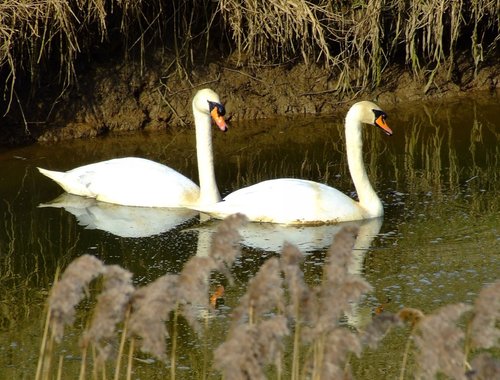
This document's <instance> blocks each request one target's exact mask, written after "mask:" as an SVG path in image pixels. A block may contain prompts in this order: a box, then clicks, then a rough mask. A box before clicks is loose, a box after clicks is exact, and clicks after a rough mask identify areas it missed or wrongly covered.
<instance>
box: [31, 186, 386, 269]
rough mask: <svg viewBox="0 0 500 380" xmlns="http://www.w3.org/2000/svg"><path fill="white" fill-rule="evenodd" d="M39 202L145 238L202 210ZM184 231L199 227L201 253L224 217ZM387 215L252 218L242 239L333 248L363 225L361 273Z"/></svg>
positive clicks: (357, 261) (79, 200)
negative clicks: (345, 231)
mask: <svg viewBox="0 0 500 380" xmlns="http://www.w3.org/2000/svg"><path fill="white" fill-rule="evenodd" d="M38 207H54V208H64V209H65V210H66V211H67V212H69V213H71V214H73V215H74V216H75V217H76V219H77V220H78V224H79V225H81V226H83V227H85V228H86V229H99V230H102V231H106V232H109V233H111V234H113V235H117V236H120V237H128V238H141V237H148V236H154V235H158V234H161V233H164V232H167V231H169V230H171V229H173V228H175V227H177V226H179V225H181V224H182V223H184V222H186V221H188V220H190V219H192V218H194V217H196V216H197V215H198V214H199V213H198V212H197V211H193V210H190V209H185V208H151V207H129V206H120V205H114V204H111V203H105V202H99V201H96V200H95V199H93V198H86V197H81V196H78V195H72V194H68V193H63V194H62V195H60V196H59V197H57V198H56V199H54V200H53V201H51V202H48V203H42V204H40V205H39V206H38ZM200 220H201V221H202V223H200V225H199V226H197V227H192V228H189V229H186V230H184V231H197V232H198V248H197V256H206V255H208V253H209V252H210V246H211V241H212V234H213V233H215V232H216V231H217V227H218V225H219V224H220V223H221V221H220V220H214V219H210V220H207V221H204V215H203V214H201V215H200ZM382 222H383V218H382V217H379V218H372V219H364V220H358V221H352V222H342V223H337V224H323V225H315V226H305V225H301V226H294V225H290V226H289V225H282V224H273V223H247V224H246V225H244V226H241V227H240V228H239V232H240V235H241V237H242V238H241V244H242V245H244V246H246V247H248V248H251V249H258V250H262V251H266V252H280V251H281V250H282V249H283V245H284V242H288V243H290V244H293V245H295V246H297V248H298V249H299V250H300V251H301V252H302V253H303V254H308V253H311V252H315V251H319V250H324V249H327V248H328V247H329V246H330V245H331V244H332V242H333V239H334V237H335V235H336V234H337V233H338V232H339V231H341V230H342V228H344V227H356V228H358V230H359V232H358V236H357V238H356V242H355V244H354V248H353V255H354V260H353V267H352V268H349V270H350V272H351V273H360V272H361V268H362V262H363V257H364V254H365V252H366V251H367V250H368V249H369V248H370V246H371V243H372V241H373V239H374V238H375V236H377V234H378V233H379V231H380V228H381V227H382Z"/></svg>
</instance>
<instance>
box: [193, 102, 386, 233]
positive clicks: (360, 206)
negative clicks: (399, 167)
mask: <svg viewBox="0 0 500 380" xmlns="http://www.w3.org/2000/svg"><path fill="white" fill-rule="evenodd" d="M385 118H386V115H385V113H384V112H383V111H382V110H381V109H380V108H379V107H378V106H377V105H376V104H374V103H372V102H367V101H363V102H358V103H356V104H354V105H353V106H352V107H351V108H350V110H349V112H348V113H347V116H346V120H345V133H346V145H347V158H348V163H349V171H350V173H351V177H352V180H353V182H354V185H355V187H356V191H357V194H358V198H359V202H356V201H355V200H353V199H351V198H349V197H348V196H347V195H345V194H343V193H342V192H340V191H339V190H337V189H334V188H332V187H329V186H326V185H324V184H321V183H317V182H313V181H307V180H302V179H293V178H281V179H273V180H268V181H264V182H261V183H258V184H256V185H253V186H249V187H245V188H243V189H240V190H237V191H235V192H233V193H231V194H229V195H228V196H226V197H225V198H224V200H223V201H222V202H219V203H216V204H212V205H207V206H204V207H195V209H197V210H199V211H202V212H204V213H207V214H209V215H210V216H212V217H215V218H217V219H223V218H225V217H226V216H228V215H230V214H234V213H236V212H239V213H242V214H245V215H246V216H247V217H248V219H249V220H250V221H253V222H269V223H282V224H319V223H338V222H346V221H353V220H361V219H369V218H375V217H379V216H382V215H383V214H384V209H383V206H382V202H381V201H380V199H379V197H378V196H377V194H376V193H375V191H374V190H373V187H372V186H371V184H370V181H369V179H368V176H367V174H366V170H365V166H364V164H363V150H362V139H361V128H362V124H363V123H367V124H373V125H377V126H379V127H381V128H382V129H383V130H384V131H385V132H386V133H387V134H389V135H390V134H392V131H391V129H390V128H389V127H388V126H387V124H386V122H385Z"/></svg>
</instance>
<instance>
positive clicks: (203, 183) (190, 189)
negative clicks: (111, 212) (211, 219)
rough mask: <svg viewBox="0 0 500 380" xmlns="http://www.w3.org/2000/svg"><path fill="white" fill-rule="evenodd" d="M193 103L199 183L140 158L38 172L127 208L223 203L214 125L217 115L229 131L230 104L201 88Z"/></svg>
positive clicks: (73, 189)
mask: <svg viewBox="0 0 500 380" xmlns="http://www.w3.org/2000/svg"><path fill="white" fill-rule="evenodd" d="M192 105H193V115H194V122H195V127H196V150H197V160H198V174H199V181H200V186H199V187H198V186H197V185H196V184H195V183H194V182H193V181H191V180H190V179H189V178H187V177H185V176H183V175H182V174H180V173H179V172H177V171H175V170H174V169H172V168H170V167H168V166H165V165H162V164H159V163H157V162H154V161H151V160H147V159H144V158H138V157H124V158H116V159H112V160H107V161H101V162H97V163H94V164H90V165H85V166H80V167H78V168H75V169H72V170H69V171H67V172H57V171H51V170H46V169H42V168H38V170H39V171H40V173H42V174H44V175H45V176H47V177H49V178H51V179H52V180H54V181H55V182H57V183H58V184H59V185H60V186H61V187H62V188H63V189H64V190H65V191H66V192H68V193H70V194H75V195H80V196H85V197H90V198H95V199H97V200H99V201H103V202H108V203H114V204H119V205H124V206H142V207H184V206H189V207H193V206H200V205H209V204H213V203H216V202H219V201H220V194H219V190H218V188H217V183H216V181H215V173H214V165H213V150H212V130H211V123H212V119H213V120H214V121H215V123H216V124H217V126H218V127H219V129H220V130H222V131H224V132H225V131H226V130H227V125H226V122H225V121H224V117H223V116H224V113H225V110H224V106H223V105H222V104H221V102H220V99H219V96H218V95H217V94H216V93H215V92H214V91H212V90H210V89H203V90H200V91H198V92H197V93H196V95H195V96H194V98H193V102H192Z"/></svg>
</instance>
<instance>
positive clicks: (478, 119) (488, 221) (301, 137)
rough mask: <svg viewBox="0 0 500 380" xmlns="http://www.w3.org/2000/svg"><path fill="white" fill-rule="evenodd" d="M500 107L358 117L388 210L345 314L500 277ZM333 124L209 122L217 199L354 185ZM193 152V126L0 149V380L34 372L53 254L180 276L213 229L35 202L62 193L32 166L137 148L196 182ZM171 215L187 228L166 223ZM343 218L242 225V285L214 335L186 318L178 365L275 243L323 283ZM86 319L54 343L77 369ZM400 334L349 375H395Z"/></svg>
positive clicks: (366, 232)
mask: <svg viewBox="0 0 500 380" xmlns="http://www.w3.org/2000/svg"><path fill="white" fill-rule="evenodd" d="M382 106H383V105H382ZM499 109H500V100H499V99H498V98H495V97H485V98H482V97H474V98H471V99H467V100H464V99H462V100H459V101H458V100H457V101H450V102H448V103H446V104H439V105H438V104H428V105H422V104H419V103H415V104H404V105H399V106H397V107H394V108H392V109H386V111H387V112H388V114H389V120H388V121H389V124H390V126H391V128H392V129H393V131H394V136H393V137H387V136H385V135H383V134H381V133H380V132H379V131H377V130H375V129H374V128H373V130H371V129H369V128H367V129H368V130H367V131H366V132H365V134H364V137H365V145H364V148H365V149H364V150H365V163H366V166H367V170H368V174H369V176H370V179H371V181H372V183H373V185H374V187H375V189H376V190H377V192H378V194H379V196H380V197H381V199H382V201H383V203H384V207H385V217H384V218H383V220H375V221H370V222H367V223H360V224H359V226H360V228H361V231H362V233H360V240H359V241H358V243H357V244H358V246H357V248H358V249H357V250H356V253H355V255H356V261H355V265H354V266H353V268H351V270H352V271H356V272H358V273H361V274H362V276H363V277H364V278H365V279H366V280H367V281H368V282H369V283H370V284H371V285H372V286H373V291H372V292H371V293H369V294H368V295H367V296H366V297H365V299H364V301H363V302H362V303H361V304H359V305H358V306H357V308H356V309H357V314H356V315H355V316H352V317H351V318H353V319H352V321H351V322H352V323H353V324H356V325H359V326H362V325H363V324H365V323H366V321H367V320H369V319H370V316H371V311H372V310H373V308H375V307H377V306H378V305H380V304H382V303H385V302H386V301H387V300H389V302H388V303H387V305H386V306H385V308H386V310H389V311H393V312H396V311H398V310H399V309H400V308H401V307H403V306H408V307H414V308H418V309H420V310H422V311H424V312H425V313H428V312H431V311H433V310H435V309H437V308H438V307H440V306H443V305H446V304H449V303H455V302H467V303H471V302H472V301H473V300H474V298H475V297H476V295H477V294H478V292H479V290H480V289H481V288H482V287H483V286H484V285H486V284H488V283H491V282H493V281H494V280H496V279H498V278H500V197H499V193H500V191H499V190H500V178H499V177H500V170H499V168H500V165H499V160H500V152H499V150H500V144H499V138H500V117H498V111H499ZM342 121H343V117H342V116H340V117H335V116H332V117H321V118H319V117H308V118H293V119H279V120H266V121H253V122H247V123H238V124H236V123H234V124H233V125H232V126H231V129H230V131H229V132H228V133H226V134H222V133H217V132H216V133H214V149H215V166H216V176H217V179H218V184H219V189H220V190H221V192H222V193H223V195H225V194H227V193H229V192H231V191H233V190H235V189H238V188H240V187H243V186H246V185H249V184H253V183H256V182H258V181H261V180H265V179H269V178H278V177H300V178H305V179H311V180H315V181H320V182H325V183H327V184H328V185H330V186H334V187H336V188H338V189H340V190H342V191H344V192H345V193H347V194H349V195H351V196H355V192H354V187H353V185H352V183H351V181H350V177H349V173H348V171H347V163H346V158H345V156H344V153H343V152H344V146H343V124H342ZM194 149H195V146H194V131H192V130H188V129H186V130H178V131H174V132H170V133H164V134H162V133H156V134H147V133H143V134H135V135H133V136H121V137H106V138H99V139H93V140H87V141H74V142H66V143H64V144H55V145H34V146H30V147H26V148H19V149H9V150H3V151H0V216H1V221H2V224H3V226H2V228H1V229H0V286H1V289H2V292H1V294H0V378H6V379H7V378H14V379H31V378H33V377H34V373H35V371H36V362H37V359H38V350H39V346H40V341H41V336H42V332H43V331H42V330H43V322H44V312H45V310H44V306H45V299H46V296H47V293H48V291H49V289H50V286H51V284H52V282H53V279H54V276H55V274H56V268H57V267H58V266H59V267H62V268H65V267H66V266H67V265H68V264H69V263H70V262H71V261H72V260H73V259H74V258H76V257H79V256H81V255H82V254H85V253H90V254H94V255H96V256H97V257H99V258H100V259H101V260H103V261H104V262H105V263H106V264H119V265H121V266H122V267H124V268H126V269H128V270H130V271H131V272H133V273H134V282H135V283H136V284H137V285H143V284H147V283H149V282H151V281H152V280H154V279H156V278H157V277H159V276H161V275H163V274H165V273H166V272H174V273H177V272H179V271H180V270H181V268H182V267H183V265H184V263H185V262H186V261H187V260H188V258H189V257H191V256H193V255H196V254H198V255H201V254H203V252H204V251H205V250H206V249H207V244H208V243H207V242H208V241H209V239H210V234H211V233H212V232H213V230H214V228H215V227H216V225H217V222H208V223H207V222H205V223H202V224H201V225H200V220H199V216H198V215H197V214H195V213H192V214H191V213H186V212H182V213H181V215H178V214H176V215H174V214H173V212H170V211H165V210H161V211H159V210H141V209H139V210H137V209H136V210H130V209H128V208H124V207H110V206H108V205H102V204H98V203H95V202H90V203H86V204H82V202H81V199H80V201H78V199H77V201H78V202H76V203H75V200H74V199H69V200H68V199H66V200H65V201H66V202H67V203H68V204H70V202H73V203H71V205H70V206H71V207H70V206H67V208H66V209H65V208H54V207H44V208H41V207H38V206H39V205H40V204H42V203H47V202H50V201H52V200H53V199H55V198H57V197H58V196H60V195H61V194H62V191H61V190H60V189H59V188H58V187H57V185H55V184H54V183H52V182H51V181H50V180H48V179H47V178H45V177H43V176H41V175H40V174H39V173H38V171H37V170H36V167H37V166H42V167H45V168H50V169H57V170H67V169H70V168H73V167H75V166H79V165H83V164H87V163H91V162H95V161H100V160H104V159H109V158H113V157H123V156H130V155H134V156H140V157H146V158H150V159H153V160H156V161H159V162H162V163H164V164H167V165H169V166H171V167H173V168H175V169H177V170H178V171H180V172H181V173H183V174H185V175H186V176H188V177H190V178H193V179H195V180H196V179H197V172H196V163H195V151H194ZM174 217H176V218H179V219H178V220H177V219H176V220H177V221H178V222H180V224H177V225H176V226H175V227H172V226H171V225H170V226H169V225H168V223H167V222H171V221H172V220H173V219H174ZM117 218H119V219H120V220H122V221H124V222H123V223H122V224H125V225H126V228H125V230H126V231H127V233H125V234H124V233H123V228H122V227H123V225H122V226H117V225H116V223H115V224H112V225H111V226H112V227H110V224H109V221H113V220H115V221H116V220H117ZM145 221H149V222H150V223H149V224H150V226H148V225H147V224H148V223H145ZM152 221H154V223H151V222H152ZM169 227H172V228H170V229H168V228H169ZM338 229H339V226H318V227H308V228H300V229H297V228H295V229H293V228H289V227H288V228H285V227H283V226H274V225H259V224H254V225H249V226H247V227H246V228H245V229H243V230H242V235H243V241H242V247H243V248H242V250H243V256H242V258H241V259H240V260H239V261H238V262H237V264H236V265H235V267H234V268H233V275H234V277H235V278H236V282H235V284H234V286H233V287H229V288H227V289H226V296H225V300H224V301H225V302H224V307H223V308H222V309H221V311H220V314H219V315H218V317H217V318H215V319H213V320H212V321H211V322H210V323H211V325H210V328H209V330H208V331H209V332H208V333H207V335H206V336H205V338H204V340H203V341H200V338H199V337H196V336H195V335H194V334H193V332H192V331H190V330H189V328H187V327H185V328H183V329H182V331H180V339H179V347H178V350H179V364H178V377H179V378H198V376H199V373H200V372H202V371H203V368H201V367H203V365H202V363H203V357H204V353H205V351H204V350H205V349H208V350H212V349H214V348H215V347H217V346H218V345H219V344H220V343H221V342H222V340H223V337H224V336H225V334H226V333H227V327H228V323H229V317H228V316H229V315H230V313H231V310H232V309H233V308H234V307H235V306H236V305H237V302H238V299H239V297H241V295H242V294H243V292H244V290H245V287H246V283H247V281H248V279H249V278H250V277H252V276H253V275H254V274H255V273H256V272H257V270H258V268H259V266H260V265H261V264H262V263H263V261H264V260H265V259H266V258H268V257H270V256H273V255H275V254H279V252H280V250H281V246H282V242H283V239H287V240H291V241H293V242H294V243H296V244H297V245H298V246H299V247H300V248H301V250H302V251H303V252H304V264H303V270H304V273H305V276H306V281H307V282H309V283H317V282H318V281H319V280H320V278H321V269H322V264H323V259H324V254H325V251H326V249H327V248H328V246H329V244H330V243H331V241H332V238H333V236H334V234H335V233H336V231H338ZM82 323H84V322H82V321H80V320H77V324H76V326H75V327H74V328H70V329H68V334H67V335H68V338H67V340H66V341H65V342H64V343H63V345H62V349H63V350H64V355H65V368H66V369H67V370H68V371H69V373H78V368H79V355H80V351H79V349H78V341H77V338H75V336H78V333H79V331H81V328H82V326H81V324H82ZM404 344H405V340H404V339H402V338H401V336H400V335H398V334H394V335H391V336H389V337H388V338H387V340H386V341H384V344H383V345H382V347H380V348H379V349H378V350H377V351H376V352H370V353H366V355H365V356H364V359H363V358H362V359H361V360H360V361H357V362H356V363H355V365H354V373H355V375H356V378H358V379H372V378H382V377H384V378H396V377H397V376H398V375H399V367H400V364H401V360H402V351H403V347H404ZM143 359H148V357H147V356H144V357H143ZM135 368H136V372H135V378H157V376H158V373H168V372H162V371H163V370H164V366H163V365H162V364H160V363H158V362H156V361H149V360H145V361H141V362H138V363H137V364H136V366H135ZM209 368H210V366H209ZM71 371H73V372H71ZM210 373H211V377H213V378H217V376H218V375H217V373H216V372H210Z"/></svg>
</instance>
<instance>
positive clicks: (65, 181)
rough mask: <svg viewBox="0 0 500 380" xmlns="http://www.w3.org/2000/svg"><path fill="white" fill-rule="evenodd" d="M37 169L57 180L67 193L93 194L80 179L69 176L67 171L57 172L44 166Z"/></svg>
mask: <svg viewBox="0 0 500 380" xmlns="http://www.w3.org/2000/svg"><path fill="white" fill-rule="evenodd" d="M37 169H38V171H39V172H40V173H42V174H43V175H44V176H46V177H48V178H50V179H51V180H53V181H54V182H56V183H57V184H58V185H59V186H61V187H62V188H63V190H64V191H66V192H67V193H70V194H76V195H83V196H91V194H89V191H88V189H86V188H85V187H84V186H82V185H81V184H79V183H78V181H76V180H74V179H73V178H71V177H68V175H67V173H65V172H56V171H53V170H47V169H43V168H37Z"/></svg>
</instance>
